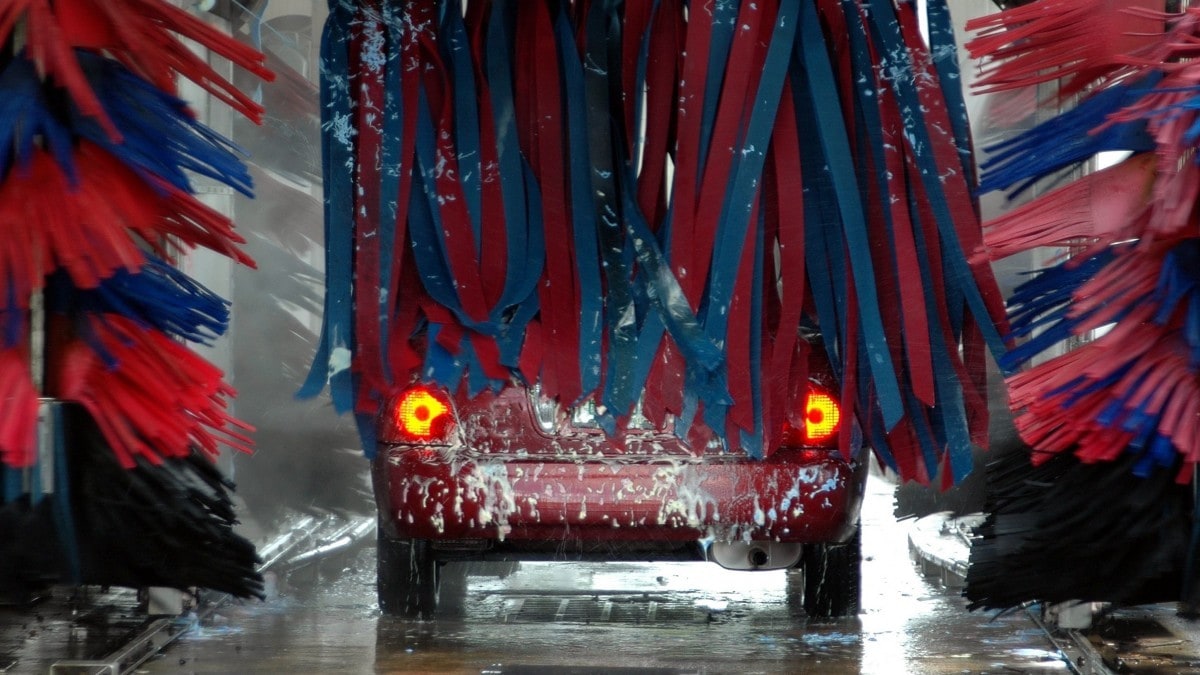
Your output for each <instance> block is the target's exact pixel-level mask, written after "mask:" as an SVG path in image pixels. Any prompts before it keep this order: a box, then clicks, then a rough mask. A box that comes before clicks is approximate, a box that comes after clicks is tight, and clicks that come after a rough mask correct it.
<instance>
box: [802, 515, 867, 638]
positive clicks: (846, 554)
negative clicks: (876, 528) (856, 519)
mask: <svg viewBox="0 0 1200 675" xmlns="http://www.w3.org/2000/svg"><path fill="white" fill-rule="evenodd" d="M801 564H802V565H803V566H804V611H805V613H806V614H808V616H809V618H810V619H843V618H847V617H853V616H857V615H858V610H859V607H860V606H861V604H862V528H861V527H860V528H859V529H857V530H855V532H854V536H852V537H851V538H850V540H849V541H847V542H846V543H844V544H816V545H812V546H806V547H805V548H804V555H803V556H802V557H801Z"/></svg>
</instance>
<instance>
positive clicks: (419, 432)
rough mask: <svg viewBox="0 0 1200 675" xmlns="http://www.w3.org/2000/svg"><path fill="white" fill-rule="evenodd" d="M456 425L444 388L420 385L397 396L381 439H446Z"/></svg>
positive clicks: (436, 440)
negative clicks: (442, 389)
mask: <svg viewBox="0 0 1200 675" xmlns="http://www.w3.org/2000/svg"><path fill="white" fill-rule="evenodd" d="M453 428H454V410H453V408H451V406H450V399H449V397H447V396H446V394H445V393H444V392H442V391H441V390H439V389H435V388H433V387H427V386H424V385H418V386H415V387H410V388H409V389H406V390H405V391H404V392H403V393H401V394H400V396H398V397H397V398H396V399H395V403H394V404H393V406H392V409H391V410H390V412H389V414H388V419H387V420H386V421H385V424H384V425H383V429H382V432H383V433H382V434H381V438H380V440H382V441H384V442H391V443H422V444H431V443H444V442H446V441H447V439H448V438H449V437H450V431H451V430H452V429H453Z"/></svg>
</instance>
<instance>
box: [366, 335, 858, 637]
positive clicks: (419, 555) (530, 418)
mask: <svg viewBox="0 0 1200 675" xmlns="http://www.w3.org/2000/svg"><path fill="white" fill-rule="evenodd" d="M818 342H819V340H818V341H816V342H814V344H813V349H812V354H813V357H812V361H813V363H811V364H810V373H811V375H810V380H811V383H812V386H811V388H810V390H809V393H808V395H807V399H808V400H807V401H796V402H795V405H797V406H800V405H803V406H804V412H803V419H804V420H805V424H804V428H797V429H788V430H786V431H785V433H784V434H783V435H782V436H783V439H784V440H783V441H782V444H781V447H779V448H778V449H776V450H775V451H774V452H773V453H770V454H769V457H768V458H767V459H765V460H755V459H750V458H749V457H747V456H746V454H745V453H743V452H742V451H741V450H739V449H732V450H726V449H724V448H722V447H721V445H720V443H717V442H712V443H708V447H702V448H695V447H689V446H688V445H687V444H685V443H684V442H683V441H681V440H680V439H679V438H677V437H676V435H675V434H674V433H673V430H672V429H670V428H667V429H656V428H653V427H652V425H650V424H649V423H648V422H647V421H646V420H645V418H643V417H642V416H640V415H638V414H636V412H635V414H634V415H633V416H632V418H631V421H630V423H629V428H628V429H627V430H626V431H625V433H624V438H623V439H622V440H619V441H618V440H615V439H610V438H608V437H607V436H606V435H605V434H604V432H603V431H602V430H601V429H600V428H599V425H598V424H597V423H596V419H595V416H594V410H593V409H590V408H588V407H583V408H580V409H573V410H564V409H562V408H561V407H560V406H559V405H558V404H557V403H555V402H554V401H551V400H547V399H546V398H544V397H542V396H540V395H539V393H538V392H537V391H536V389H525V388H521V387H510V388H507V389H505V390H504V391H502V392H501V393H499V394H490V393H484V394H481V395H479V396H477V397H475V398H467V397H466V396H451V395H449V394H448V393H447V392H445V391H443V390H440V389H438V388H436V387H434V386H430V385H423V384H418V385H414V386H412V387H410V388H407V389H405V390H403V391H400V392H398V393H397V394H396V395H395V397H394V399H393V401H392V402H391V405H390V406H388V408H387V412H386V413H385V414H383V415H382V416H381V418H380V419H379V439H380V440H379V448H378V454H377V456H376V458H375V460H374V462H373V464H372V475H373V480H374V487H375V499H376V503H377V506H378V512H379V563H378V565H379V567H378V591H379V604H380V607H381V609H382V610H383V612H384V613H385V614H398V615H406V616H430V615H432V613H433V612H434V611H435V609H436V607H437V604H438V591H439V582H440V581H441V580H442V579H443V577H444V575H445V574H446V573H447V572H449V571H451V570H452V569H453V567H451V568H443V566H444V564H445V563H450V562H459V561H470V560H638V561H656V560H709V561H713V562H716V563H718V564H720V565H722V566H724V567H727V568H731V569H743V570H764V569H780V568H788V569H796V570H802V571H803V576H804V593H803V596H804V597H803V602H804V608H805V610H806V611H807V613H808V614H809V615H810V616H813V617H838V616H848V615H853V614H857V612H858V605H859V558H860V553H859V551H860V548H859V544H860V537H859V532H858V521H859V507H860V505H861V502H862V494H863V485H864V481H865V479H866V474H867V453H866V452H865V451H864V448H863V445H862V442H861V434H860V433H859V432H858V430H857V427H855V428H854V429H853V430H852V436H853V437H854V442H853V443H852V448H851V450H852V451H851V452H850V453H849V456H848V457H846V456H843V453H842V452H841V451H840V450H839V449H838V447H837V444H838V435H839V428H840V425H842V424H853V422H852V421H851V420H844V419H842V418H841V415H840V413H839V409H838V405H837V402H836V397H835V396H834V395H832V392H833V391H834V390H833V387H832V375H831V373H830V368H829V365H828V361H827V359H826V358H825V356H824V352H823V351H822V350H821V349H820V347H819V345H818V344H817V343H818ZM459 567H461V566H459Z"/></svg>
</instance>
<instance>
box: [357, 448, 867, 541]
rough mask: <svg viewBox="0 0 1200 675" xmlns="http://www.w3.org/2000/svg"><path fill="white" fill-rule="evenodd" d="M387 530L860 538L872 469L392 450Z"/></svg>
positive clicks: (380, 470)
mask: <svg viewBox="0 0 1200 675" xmlns="http://www.w3.org/2000/svg"><path fill="white" fill-rule="evenodd" d="M372 474H373V480H374V483H375V494H376V501H377V503H378V506H379V512H380V514H381V516H382V517H381V526H382V527H383V528H384V532H385V533H386V534H388V535H389V536H393V537H400V538H414V539H415V538H420V539H432V540H443V541H445V540H463V539H491V540H501V541H508V542H511V543H516V542H517V541H521V540H528V541H535V540H536V541H552V540H558V539H563V538H567V537H569V538H572V539H584V540H589V539H591V540H609V541H616V540H624V541H679V542H686V541H696V540H698V539H705V538H711V539H713V540H716V541H749V540H774V541H786V542H805V543H808V542H837V541H843V540H845V539H846V538H847V537H849V536H850V534H852V533H853V531H854V528H855V526H856V523H857V520H858V511H859V506H860V505H861V501H862V487H863V481H864V479H865V467H863V466H861V465H857V464H856V465H851V464H849V463H847V462H844V461H841V460H840V459H830V458H821V459H814V460H811V461H799V458H798V456H792V458H791V459H788V455H787V453H784V452H782V451H781V452H780V453H777V454H776V455H775V456H774V457H773V458H772V459H771V460H768V461H756V460H750V459H722V460H719V461H704V462H700V461H697V460H692V459H688V460H684V459H680V460H676V461H662V460H657V461H650V460H647V461H644V462H637V461H630V460H629V459H624V460H623V461H621V462H619V463H618V462H605V461H596V460H587V461H576V460H574V459H564V460H561V461H553V460H546V459H538V460H528V459H525V460H522V459H519V458H503V459H491V458H487V457H486V456H484V457H474V458H470V459H458V458H454V459H447V458H446V457H444V456H443V455H441V454H440V453H438V452H436V451H432V450H429V449H427V448H413V447H408V446H385V447H381V448H380V449H379V454H378V456H377V457H376V459H375V461H374V462H373V464H372Z"/></svg>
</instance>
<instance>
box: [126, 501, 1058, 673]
mask: <svg viewBox="0 0 1200 675" xmlns="http://www.w3.org/2000/svg"><path fill="white" fill-rule="evenodd" d="M891 507H892V501H891V486H890V485H888V484H886V483H884V482H881V481H874V480H873V481H872V484H871V487H870V493H869V495H868V499H867V504H866V506H865V507H864V514H863V519H864V525H865V529H864V537H863V556H864V561H863V611H862V613H861V615H860V616H859V617H858V619H854V620H847V621H842V622H838V623H830V624H821V625H817V624H814V623H811V622H809V621H808V620H807V619H806V618H805V617H804V616H803V613H802V610H798V609H790V608H789V603H788V597H789V592H788V581H787V579H786V575H785V573H783V572H779V571H775V572H729V571H726V570H723V569H721V568H719V567H717V566H716V565H714V564H711V563H671V564H653V565H651V564H630V563H607V564H582V563H523V564H522V565H521V566H520V569H519V570H517V571H516V572H515V573H513V574H511V575H510V576H508V577H507V578H504V579H500V578H498V577H496V576H476V577H472V578H471V579H470V582H469V585H468V587H467V591H466V595H465V598H464V602H463V606H462V608H461V610H460V611H458V612H455V613H453V614H452V615H450V616H447V617H443V618H439V619H438V620H436V621H412V620H400V619H390V618H384V617H381V616H380V615H379V611H378V609H377V607H376V604H375V598H374V551H373V550H372V549H371V547H370V546H368V547H366V548H365V549H364V550H362V551H360V552H358V554H357V555H355V556H351V557H350V559H348V560H346V561H342V562H341V563H340V564H338V565H336V566H335V567H336V568H338V569H332V570H331V569H326V570H325V571H326V572H327V573H332V574H331V575H330V576H331V577H336V578H320V577H318V576H316V575H315V574H314V575H312V576H310V578H308V579H305V578H304V575H296V576H295V577H294V578H291V579H281V580H279V589H280V591H279V594H278V596H277V597H273V598H272V599H271V600H270V601H269V602H266V603H260V602H250V603H241V604H234V605H227V606H225V607H223V608H221V609H220V610H218V611H217V612H215V613H214V614H213V615H212V616H211V617H210V620H208V621H206V622H204V624H203V625H200V626H197V627H196V628H194V629H193V630H192V631H190V632H189V633H188V634H186V635H185V636H184V637H183V638H181V640H180V641H178V642H176V643H175V644H174V645H172V646H171V647H170V648H169V649H168V650H167V651H166V652H165V653H164V654H163V655H162V656H160V657H158V658H157V659H155V660H154V661H151V662H149V663H147V664H145V665H144V666H143V667H142V670H141V671H140V672H147V673H181V674H182V673H422V672H425V673H489V674H492V673H494V674H507V673H526V674H533V673H537V674H542V673H568V674H569V673H584V672H588V673H735V672H736V673H879V674H885V675H892V674H898V673H922V674H924V673H1043V672H1051V673H1052V672H1068V669H1067V667H1066V665H1065V664H1064V663H1063V661H1061V660H1060V659H1059V657H1058V655H1057V653H1056V652H1054V651H1053V647H1052V646H1051V644H1050V642H1049V641H1048V640H1047V639H1046V637H1045V636H1044V634H1043V633H1042V632H1041V631H1040V630H1039V629H1038V628H1037V627H1036V626H1035V625H1034V624H1033V623H1032V622H1031V621H1030V620H1029V619H1028V618H1027V617H1026V616H1025V615H1024V614H1021V613H1014V614H1011V615H1009V616H1004V617H993V616H992V615H988V614H981V613H968V612H966V611H965V609H964V603H963V601H962V599H961V598H960V597H958V594H957V592H955V591H948V590H946V589H943V588H941V587H940V586H938V585H937V583H936V582H935V581H933V580H927V579H926V578H924V577H923V576H922V575H921V574H920V573H919V572H918V571H917V568H916V567H915V565H914V564H913V563H912V562H911V561H910V560H909V558H908V549H907V540H906V526H907V524H906V523H899V524H898V523H896V522H895V521H894V520H893V518H892V516H891ZM326 567H327V568H328V567H329V566H328V565H327V566H326Z"/></svg>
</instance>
